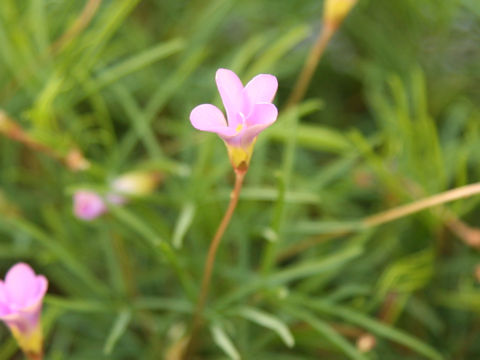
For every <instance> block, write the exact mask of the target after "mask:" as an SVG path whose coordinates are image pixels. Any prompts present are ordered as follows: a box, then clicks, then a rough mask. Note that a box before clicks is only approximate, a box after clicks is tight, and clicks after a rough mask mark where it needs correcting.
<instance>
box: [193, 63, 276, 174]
mask: <svg viewBox="0 0 480 360" xmlns="http://www.w3.org/2000/svg"><path fill="white" fill-rule="evenodd" d="M215 80H216V82H217V87H218V91H219V92H220V96H221V98H222V101H223V105H224V107H225V111H226V113H227V119H228V121H226V120H225V117H224V115H223V113H222V112H221V111H220V109H218V108H217V107H216V106H213V105H211V104H202V105H199V106H197V107H196V108H194V109H193V110H192V112H191V114H190V121H191V123H192V125H193V127H194V128H196V129H198V130H202V131H208V132H213V133H216V134H218V136H220V137H221V138H222V139H223V140H224V141H225V144H226V145H227V148H228V151H229V155H230V160H231V161H232V164H233V166H234V167H235V168H238V167H239V166H240V165H242V164H244V165H245V166H247V167H248V164H249V162H250V157H251V155H252V151H253V145H254V143H255V140H256V138H257V135H258V134H259V133H260V132H262V131H263V130H264V129H265V128H267V127H268V126H270V125H272V124H273V123H274V122H275V120H276V119H277V116H278V110H277V108H276V107H275V105H273V104H272V100H273V98H274V96H275V93H276V92H277V87H278V82H277V78H276V77H275V76H273V75H268V74H260V75H257V76H255V77H254V78H253V79H252V80H250V82H249V83H248V84H247V85H246V86H245V87H243V84H242V82H241V81H240V79H239V78H238V76H237V75H236V74H235V73H234V72H233V71H231V70H227V69H218V70H217V73H216V76H215Z"/></svg>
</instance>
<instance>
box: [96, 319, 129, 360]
mask: <svg viewBox="0 0 480 360" xmlns="http://www.w3.org/2000/svg"><path fill="white" fill-rule="evenodd" d="M131 318H132V313H131V311H130V310H123V311H121V312H120V313H119V314H118V316H117V318H116V320H115V322H114V323H113V326H112V330H110V334H109V335H108V337H107V340H106V341H105V346H104V347H103V353H104V354H105V355H110V354H111V353H112V351H113V349H114V347H115V344H116V343H117V341H118V340H119V339H120V337H121V336H122V335H123V334H124V333H125V331H126V330H127V327H128V324H129V323H130V320H131Z"/></svg>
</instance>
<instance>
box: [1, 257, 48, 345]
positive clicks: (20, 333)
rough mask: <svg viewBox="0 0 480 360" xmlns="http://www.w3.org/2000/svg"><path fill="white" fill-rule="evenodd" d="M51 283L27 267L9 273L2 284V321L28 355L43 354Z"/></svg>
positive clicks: (20, 267) (23, 266)
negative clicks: (44, 315)
mask: <svg viewBox="0 0 480 360" xmlns="http://www.w3.org/2000/svg"><path fill="white" fill-rule="evenodd" d="M47 288H48V281H47V279H46V278H45V276H43V275H36V274H35V272H34V271H33V270H32V268H31V267H30V266H29V265H27V264H25V263H18V264H16V265H14V266H13V267H11V268H10V270H8V272H7V275H6V276H5V281H2V280H0V319H1V320H2V321H3V322H5V324H6V325H7V326H8V327H9V328H10V330H11V332H12V334H13V335H14V337H15V338H16V340H17V342H18V343H19V345H20V347H21V348H22V350H23V351H24V352H25V353H29V354H40V353H41V352H42V329H41V325H40V321H39V320H40V313H41V311H42V302H43V297H44V296H45V293H46V292H47Z"/></svg>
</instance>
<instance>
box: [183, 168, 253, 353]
mask: <svg viewBox="0 0 480 360" xmlns="http://www.w3.org/2000/svg"><path fill="white" fill-rule="evenodd" d="M246 173H247V170H245V169H235V186H234V188H233V191H232V194H231V197H230V203H229V204H228V208H227V210H226V211H225V215H224V216H223V219H222V221H221V222H220V225H219V226H218V228H217V231H216V233H215V236H214V237H213V239H212V242H211V243H210V248H209V249H208V255H207V260H206V262H205V268H204V270H203V278H202V285H201V288H200V296H199V298H198V301H197V306H196V308H195V313H194V315H193V321H192V326H191V333H190V339H189V341H188V344H187V346H186V349H185V352H184V355H183V359H185V360H187V359H190V357H191V354H192V353H193V350H194V346H195V338H196V336H197V333H198V331H199V329H200V326H201V323H202V314H203V309H204V308H205V303H206V301H207V298H208V291H209V288H210V283H211V279H212V271H213V266H214V264H215V257H216V254H217V250H218V247H219V245H220V242H221V240H222V237H223V234H224V233H225V230H226V229H227V227H228V224H229V223H230V220H231V219H232V215H233V213H234V211H235V208H236V207H237V203H238V199H239V196H240V191H241V190H242V185H243V179H244V178H245V174H246Z"/></svg>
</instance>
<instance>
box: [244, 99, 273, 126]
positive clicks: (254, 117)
mask: <svg viewBox="0 0 480 360" xmlns="http://www.w3.org/2000/svg"><path fill="white" fill-rule="evenodd" d="M277 116H278V110H277V107H276V106H275V105H273V104H266V103H261V104H255V105H254V106H253V109H252V113H251V114H250V116H249V117H248V118H247V120H246V122H247V127H251V126H253V125H259V124H262V125H263V124H266V125H267V126H269V125H271V124H273V123H274V122H275V120H277Z"/></svg>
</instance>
